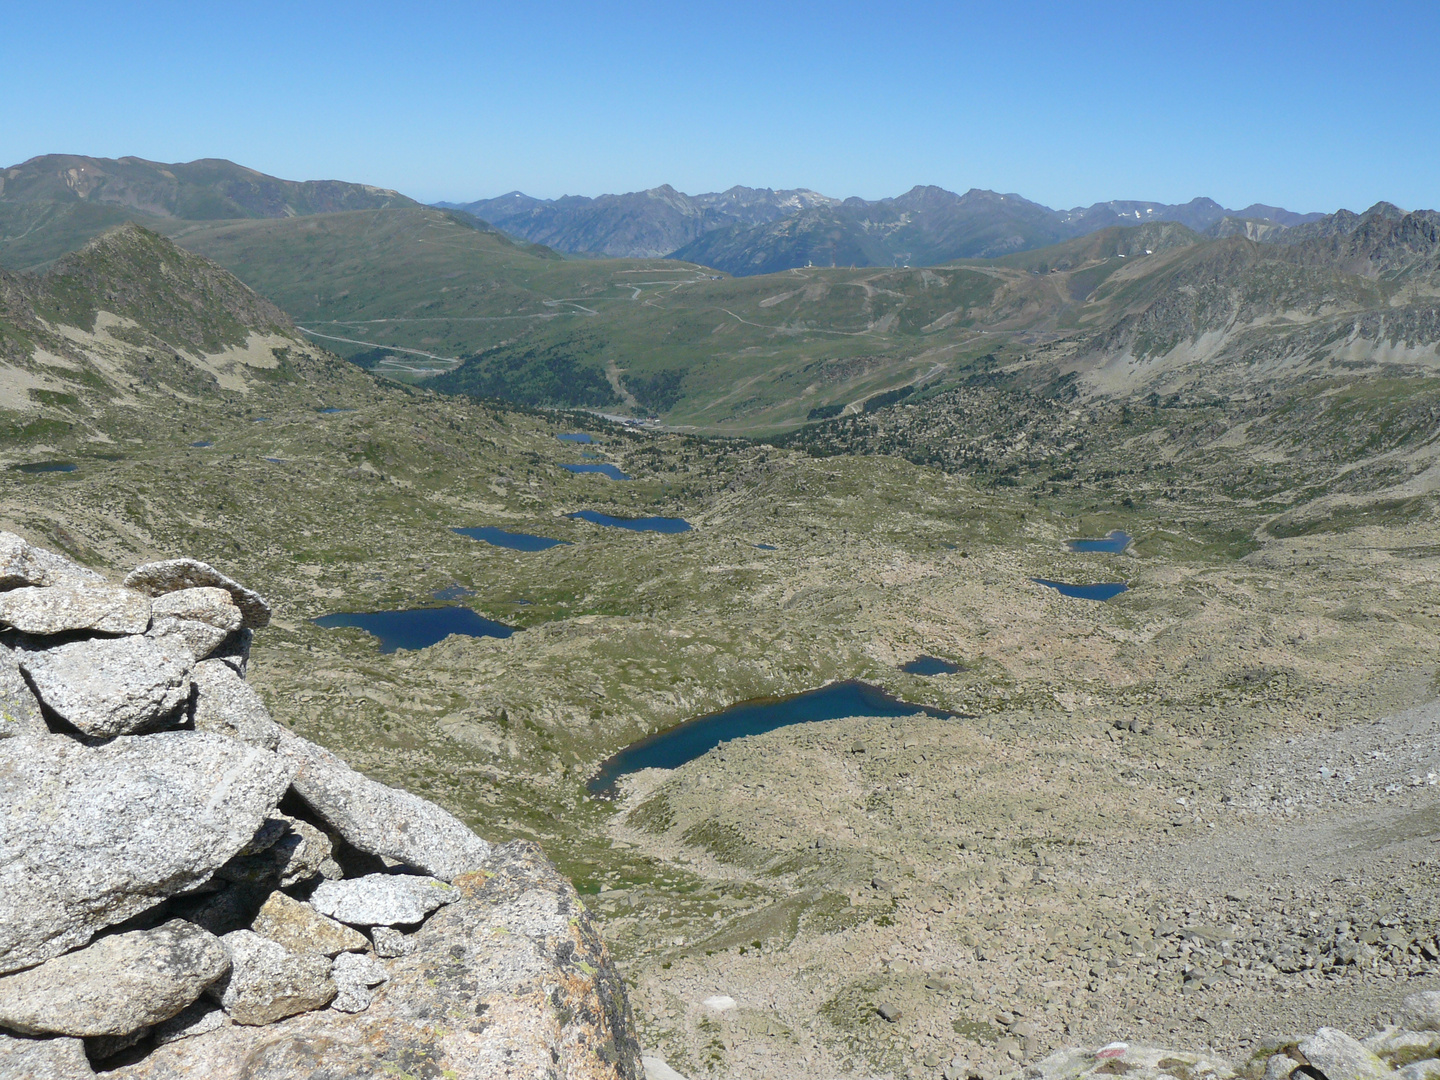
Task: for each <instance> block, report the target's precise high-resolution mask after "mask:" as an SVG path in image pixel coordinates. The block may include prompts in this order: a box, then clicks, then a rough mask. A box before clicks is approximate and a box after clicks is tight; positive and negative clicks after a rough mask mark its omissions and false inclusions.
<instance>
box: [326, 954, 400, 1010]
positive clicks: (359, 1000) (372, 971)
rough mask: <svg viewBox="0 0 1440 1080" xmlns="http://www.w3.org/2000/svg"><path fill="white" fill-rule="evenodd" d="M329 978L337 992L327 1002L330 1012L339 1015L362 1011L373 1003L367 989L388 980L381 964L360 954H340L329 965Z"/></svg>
mask: <svg viewBox="0 0 1440 1080" xmlns="http://www.w3.org/2000/svg"><path fill="white" fill-rule="evenodd" d="M330 977H331V978H332V979H334V980H335V986H336V989H337V991H338V992H337V993H336V995H335V1000H334V1001H332V1002H330V1007H331V1008H332V1009H335V1010H338V1011H339V1012H346V1013H358V1012H364V1011H365V1010H366V1009H368V1008H369V1007H370V1003H371V1002H372V1001H374V1000H375V995H374V994H373V993H371V987H374V986H379V985H380V984H381V983H383V982H386V981H388V980H389V978H390V973H389V972H388V971H387V970H386V969H385V965H384V964H382V963H380V961H379V960H376V959H375V958H374V957H373V956H364V955H362V954H360V953H350V952H347V953H341V954H340V955H339V956H337V957H335V961H334V963H333V964H331V965H330Z"/></svg>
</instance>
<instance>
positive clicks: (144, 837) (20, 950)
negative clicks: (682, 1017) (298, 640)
mask: <svg viewBox="0 0 1440 1080" xmlns="http://www.w3.org/2000/svg"><path fill="white" fill-rule="evenodd" d="M269 621H270V608H269V606H268V605H267V603H266V602H265V600H264V599H263V598H261V597H260V596H259V595H258V594H257V593H255V592H253V591H252V590H250V589H248V588H246V587H244V586H243V585H240V584H239V583H238V582H235V581H233V580H231V579H230V578H229V577H227V576H225V575H224V574H222V573H220V572H219V571H217V570H215V569H214V568H213V567H211V566H208V565H206V564H205V563H202V562H197V561H195V560H193V559H172V560H167V561H164V562H156V563H149V564H147V565H144V566H140V567H138V568H136V569H135V570H134V571H132V572H131V573H130V574H129V575H128V576H126V577H125V579H124V581H123V583H122V584H120V585H115V584H113V583H111V582H109V581H107V580H106V579H105V578H104V577H103V576H101V575H100V574H98V573H96V572H94V571H91V570H88V569H85V568H83V567H80V566H78V565H76V564H75V563H73V562H70V561H69V560H66V559H64V558H62V557H60V556H58V555H55V554H54V553H52V552H48V551H45V550H43V549H40V548H37V547H35V546H33V545H31V544H29V543H27V542H26V541H25V540H23V539H22V538H20V537H18V536H15V535H13V534H11V533H3V532H0V1080H10V1078H21V1077H24V1078H57V1080H70V1078H72V1077H90V1076H93V1075H94V1072H93V1068H92V1063H101V1062H103V1063H104V1064H105V1067H106V1068H107V1069H111V1070H114V1073H113V1074H114V1075H120V1076H146V1077H150V1076H155V1077H160V1076H171V1075H174V1076H183V1075H191V1076H197V1075H206V1076H216V1077H220V1076H227V1075H236V1076H239V1075H244V1076H247V1077H251V1076H253V1077H266V1076H272V1075H273V1076H276V1077H280V1076H287V1077H289V1076H308V1075H316V1076H320V1075H324V1076H331V1075H337V1076H338V1075H346V1076H349V1075H357V1076H359V1075H365V1076H369V1075H372V1074H373V1075H383V1074H384V1073H386V1072H387V1071H388V1072H392V1073H393V1072H399V1073H407V1072H410V1071H413V1070H412V1068H410V1067H407V1062H408V1063H409V1066H416V1063H417V1061H420V1062H423V1061H429V1062H430V1063H431V1065H432V1066H433V1067H434V1068H435V1069H438V1070H440V1071H444V1072H445V1074H446V1075H455V1076H472V1075H473V1076H477V1077H478V1076H488V1075H495V1071H494V1067H498V1063H499V1062H501V1061H503V1062H504V1064H505V1066H506V1067H507V1068H508V1067H510V1066H512V1065H514V1066H522V1067H523V1066H524V1065H525V1063H526V1060H527V1059H528V1058H534V1059H535V1061H534V1062H533V1064H534V1065H536V1066H538V1067H540V1068H541V1072H540V1073H533V1074H532V1073H526V1075H541V1074H544V1075H551V1076H566V1077H568V1076H577V1077H578V1076H584V1077H592V1076H594V1077H633V1076H638V1075H639V1073H638V1070H639V1057H638V1046H637V1045H635V1042H634V1036H633V1033H632V1032H633V1026H632V1024H631V1020H630V1015H629V1008H628V1005H627V1004H626V1002H625V998H624V991H623V988H622V987H621V984H620V980H619V977H618V976H617V975H616V974H615V973H614V969H613V966H612V965H611V964H610V961H609V957H608V954H607V953H606V952H605V950H604V947H603V944H601V942H600V939H599V936H598V934H597V933H596V932H595V931H594V929H593V927H591V926H590V924H589V921H588V918H587V917H586V916H585V914H584V906H583V904H581V903H580V902H579V900H578V897H576V896H575V894H574V891H573V889H572V888H571V887H570V885H569V883H568V882H567V881H565V880H564V879H563V878H562V877H560V876H559V875H558V874H557V873H555V871H554V869H553V867H551V866H550V865H549V863H548V862H546V861H545V860H544V857H543V855H541V854H540V852H539V849H538V848H536V847H535V846H534V845H532V844H524V843H515V844H509V845H505V846H504V847H503V848H492V847H491V845H490V844H488V843H487V842H486V841H484V840H482V839H480V838H479V837H478V836H476V835H475V834H474V833H473V832H471V830H470V829H469V828H467V827H466V826H465V825H464V824H463V823H462V822H460V821H459V820H458V819H457V818H455V817H453V816H452V815H451V814H449V813H447V812H446V811H445V810H442V809H441V808H440V807H438V806H435V805H434V804H432V803H430V802H427V801H426V800H424V799H421V798H418V797H416V796H414V795H411V794H409V793H407V792H404V791H400V790H397V789H395V788H390V787H387V786H385V785H383V784H380V783H377V782H375V781H372V780H370V779H368V778H366V777H364V776H362V775H361V774H359V773H357V772H355V771H354V770H352V769H350V768H349V767H348V766H347V765H346V764H345V763H344V762H343V761H341V759H340V758H338V757H337V756H335V755H334V754H332V753H330V752H329V751H327V750H325V749H322V748H321V747H319V746H316V745H315V744H313V743H310V742H307V741H306V740H304V739H301V738H299V737H297V736H295V735H294V734H292V733H291V732H289V731H288V730H286V729H285V728H284V727H282V726H281V725H279V724H277V723H276V722H275V721H274V720H273V719H272V718H271V717H270V715H269V713H268V712H267V711H266V708H265V706H264V704H263V703H262V701H261V700H260V697H259V695H257V694H256V693H255V691H254V690H253V689H252V688H251V687H250V686H249V685H248V684H247V683H246V681H245V675H246V665H247V662H248V658H249V652H250V643H251V638H252V635H253V633H254V632H255V631H256V630H258V629H261V628H263V627H264V626H266V625H267V624H268V622H269ZM537 895H538V896H541V897H543V898H544V900H543V903H541V904H540V907H539V908H538V909H536V908H535V904H536V902H537V901H536V900H535V897H536V896H537ZM527 898H528V903H529V905H530V907H529V908H525V906H524V903H523V902H522V901H526V899H527ZM452 905H453V907H452ZM517 905H519V906H518V907H517ZM532 909H533V910H532ZM438 911H446V912H450V913H451V914H450V915H449V916H447V918H440V917H439V916H437V915H436V913H437V912H438ZM506 934H509V935H511V938H512V939H513V940H510V941H506V942H505V943H504V944H503V945H501V946H496V947H494V948H490V947H489V946H488V944H487V947H486V948H485V949H483V950H482V949H478V948H477V944H476V938H477V937H479V938H487V937H496V938H503V936H504V935H506ZM517 934H518V935H519V936H518V937H517V936H516V935H517ZM517 941H518V942H520V943H521V946H522V947H521V948H520V951H519V952H515V947H516V942H517ZM507 949H508V950H509V953H508V954H507ZM507 956H508V959H507ZM437 964H440V965H443V971H442V968H441V967H437ZM482 968H483V969H484V970H483V971H482V970H480V969H482ZM445 973H448V976H449V978H448V980H447V978H445V977H442V975H444V974H445ZM392 978H393V979H394V980H395V986H394V989H395V991H396V993H395V994H393V995H391V996H392V997H394V999H395V1000H393V1001H389V1002H386V1003H384V1007H383V1008H377V1009H375V1010H373V1017H372V1018H368V1019H367V1018H363V1017H362V1016H361V1015H360V1014H364V1013H366V1012H367V1010H371V1007H372V1005H374V1004H375V1001H376V998H377V996H379V997H382V998H383V997H385V996H386V993H387V990H388V989H390V988H386V987H385V986H384V984H386V983H387V982H390V981H391V980H392ZM487 979H488V981H487ZM552 984H553V988H552V989H551V990H550V991H549V993H548V997H547V996H546V993H545V992H544V991H545V989H546V987H551V986H552ZM537 987H538V988H539V991H541V993H540V996H539V997H538V998H537V997H536V996H535V994H536V991H537ZM517 1003H519V1007H518V1008H517ZM491 1006H494V1007H495V1009H496V1013H495V1015H494V1017H493V1018H492V1019H490V1020H480V1021H478V1022H477V1020H476V1018H477V1017H484V1016H485V1014H486V1012H487V1009H489V1008H490V1007H491ZM527 1010H528V1011H527ZM547 1010H548V1011H547ZM447 1013H448V1014H451V1015H458V1014H461V1013H463V1014H465V1015H466V1016H467V1017H468V1020H469V1023H468V1024H467V1025H463V1026H462V1027H461V1028H460V1030H459V1031H458V1033H457V1032H450V1031H445V1032H441V1033H439V1034H437V1033H436V1032H435V1031H434V1029H433V1025H432V1026H430V1027H427V1026H426V1021H427V1019H429V1018H432V1017H434V1016H436V1015H444V1014H447ZM504 1015H509V1017H510V1018H509V1020H508V1021H507V1020H505V1019H504ZM547 1017H548V1021H547V1019H546V1018H547ZM362 1019H364V1020H365V1026H364V1027H363V1030H364V1032H365V1034H364V1035H363V1036H361V1035H359V1034H357V1030H360V1029H357V1028H356V1026H355V1025H356V1024H358V1023H360V1022H361V1020H362ZM287 1025H288V1026H287ZM347 1025H348V1026H347ZM547 1025H548V1026H547ZM492 1027H493V1028H494V1029H495V1030H489V1029H490V1028H492ZM258 1030H263V1031H264V1032H266V1033H267V1038H266V1040H264V1041H262V1042H257V1040H256V1038H255V1032H256V1031H258ZM427 1031H428V1032H430V1035H428V1036H427V1035H426V1034H425V1033H426V1032H427ZM457 1034H458V1038H457ZM287 1037H288V1039H289V1042H286V1038H287ZM427 1039H429V1041H427ZM447 1040H448V1041H447ZM186 1043H189V1044H195V1045H196V1046H200V1044H204V1045H203V1047H202V1048H201V1049H198V1050H197V1051H195V1052H193V1053H189V1052H188V1051H186V1050H185V1048H184V1046H183V1044H186ZM501 1044H503V1046H502V1045H501ZM275 1046H292V1048H293V1047H294V1046H303V1047H308V1048H310V1049H309V1050H307V1051H305V1052H306V1053H310V1055H311V1058H313V1059H314V1060H313V1061H310V1062H309V1066H308V1067H307V1066H305V1064H304V1063H303V1062H300V1061H299V1060H298V1059H296V1060H292V1059H293V1058H295V1054H290V1056H289V1057H287V1056H286V1055H287V1053H289V1051H286V1052H283V1053H281V1052H276V1051H274V1047H275ZM317 1046H322V1047H323V1046H329V1047H332V1048H333V1049H332V1050H316V1049H315V1047H317ZM257 1047H258V1048H259V1049H257ZM262 1051H263V1052H262ZM167 1052H168V1053H167ZM267 1053H268V1054H270V1057H273V1058H274V1062H273V1067H267V1066H266V1064H265V1061H266V1060H269V1059H268V1058H264V1055H265V1054H267ZM276 1053H278V1057H277V1056H275V1055H276ZM296 1053H299V1051H296ZM187 1054H188V1056H187ZM257 1054H258V1055H260V1057H259V1058H257V1056H256V1055H257ZM407 1055H408V1056H407ZM301 1056H302V1057H303V1056H304V1055H303V1054H301ZM492 1058H493V1059H494V1060H493V1061H492V1060H491V1059H492ZM262 1059H264V1060H262ZM307 1060H308V1059H307ZM492 1066H493V1067H492ZM332 1070H333V1071H332ZM440 1071H435V1072H431V1071H427V1070H425V1069H420V1070H419V1072H420V1073H421V1074H423V1075H440Z"/></svg>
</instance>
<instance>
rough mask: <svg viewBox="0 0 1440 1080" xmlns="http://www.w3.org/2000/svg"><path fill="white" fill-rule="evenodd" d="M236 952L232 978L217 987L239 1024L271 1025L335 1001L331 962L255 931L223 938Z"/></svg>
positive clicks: (241, 932)
mask: <svg viewBox="0 0 1440 1080" xmlns="http://www.w3.org/2000/svg"><path fill="white" fill-rule="evenodd" d="M221 940H222V941H224V943H225V947H226V949H228V950H229V951H230V964H231V967H230V974H229V976H228V977H227V978H226V979H225V980H224V981H223V984H217V986H216V987H213V988H212V990H211V993H212V994H214V993H215V992H216V991H217V990H218V991H220V992H219V994H218V997H219V1000H220V1004H221V1005H222V1006H223V1007H224V1009H225V1011H226V1012H227V1013H229V1014H230V1018H231V1019H232V1020H234V1021H235V1022H236V1023H237V1024H271V1023H274V1022H275V1021H276V1020H283V1019H284V1018H285V1017H287V1016H294V1015H295V1014H296V1013H302V1012H309V1011H310V1010H311V1009H323V1008H324V1007H325V1006H326V1005H328V1004H330V1002H331V1000H332V999H333V998H334V997H335V983H334V981H333V980H332V979H331V978H330V961H329V959H328V958H326V957H324V956H321V955H319V954H317V953H310V954H308V955H300V954H296V953H292V952H290V951H289V950H288V949H285V948H283V947H282V946H280V945H277V944H276V943H275V942H273V941H271V940H270V939H269V938H265V937H261V936H260V935H259V934H256V933H252V932H251V931H249V930H236V931H235V932H234V933H231V934H226V935H225V936H224V937H223V938H222V939H221Z"/></svg>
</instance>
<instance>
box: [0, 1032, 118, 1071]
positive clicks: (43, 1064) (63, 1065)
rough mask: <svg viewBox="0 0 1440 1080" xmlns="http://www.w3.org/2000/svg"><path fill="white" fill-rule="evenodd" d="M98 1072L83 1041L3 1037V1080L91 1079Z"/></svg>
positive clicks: (0, 1043) (0, 1056)
mask: <svg viewBox="0 0 1440 1080" xmlns="http://www.w3.org/2000/svg"><path fill="white" fill-rule="evenodd" d="M94 1075H95V1071H94V1070H93V1069H91V1068H90V1061H89V1059H88V1058H87V1057H86V1056H85V1044H84V1043H83V1042H81V1041H80V1040H79V1039H15V1038H11V1037H10V1036H7V1035H0V1078H3V1080H90V1078H91V1077H93V1076H94Z"/></svg>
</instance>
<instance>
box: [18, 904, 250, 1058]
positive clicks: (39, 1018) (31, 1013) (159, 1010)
mask: <svg viewBox="0 0 1440 1080" xmlns="http://www.w3.org/2000/svg"><path fill="white" fill-rule="evenodd" d="M229 967H230V959H229V957H228V956H227V954H226V952H225V949H224V947H223V946H222V945H221V944H220V939H219V938H217V937H215V936H214V935H213V934H207V933H206V932H205V931H204V930H201V929H200V928H199V927H198V926H194V925H192V924H190V923H188V922H185V921H184V920H183V919H172V920H171V921H170V922H167V923H165V924H164V925H162V926H157V927H156V928H155V929H153V930H134V931H131V932H130V933H128V934H115V935H113V936H112V937H104V938H101V939H100V940H98V941H96V942H95V943H94V944H92V945H88V946H86V947H85V948H83V949H81V950H79V951H78V952H73V953H66V954H65V955H64V956H57V957H55V958H54V959H53V960H47V961H46V962H45V963H43V964H41V965H40V966H39V967H33V968H29V969H28V970H25V971H21V972H17V973H16V974H14V975H7V976H4V977H3V978H0V1026H3V1027H6V1028H9V1029H10V1030H11V1031H19V1032H22V1033H24V1034H27V1035H47V1034H56V1035H78V1036H96V1035H128V1034H130V1033H131V1032H133V1031H138V1030H140V1029H141V1028H148V1027H150V1026H151V1025H153V1024H157V1023H159V1022H160V1021H161V1020H168V1019H170V1017H172V1016H174V1015H175V1014H176V1013H178V1012H179V1011H180V1010H181V1009H183V1008H185V1006H186V1005H189V1004H190V1003H191V1002H192V1001H194V1000H195V999H196V998H198V997H199V996H200V994H201V992H202V991H203V990H204V989H205V987H207V986H209V985H210V984H211V983H213V982H214V981H215V980H216V979H218V978H220V976H221V975H223V974H225V972H226V971H227V970H228V969H229Z"/></svg>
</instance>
